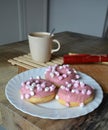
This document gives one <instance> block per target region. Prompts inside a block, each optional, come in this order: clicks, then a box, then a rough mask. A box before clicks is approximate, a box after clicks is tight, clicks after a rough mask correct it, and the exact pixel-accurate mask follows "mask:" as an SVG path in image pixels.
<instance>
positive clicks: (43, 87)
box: [20, 78, 56, 99]
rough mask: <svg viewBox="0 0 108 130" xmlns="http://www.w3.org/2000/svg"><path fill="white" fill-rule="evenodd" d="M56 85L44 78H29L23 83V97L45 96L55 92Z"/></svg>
mask: <svg viewBox="0 0 108 130" xmlns="http://www.w3.org/2000/svg"><path fill="white" fill-rule="evenodd" d="M55 91H56V87H55V86H54V85H53V84H52V83H51V82H48V81H46V80H44V79H40V78H37V79H33V78H32V79H31V78H30V79H29V80H27V81H25V82H23V83H21V88H20V93H21V99H24V98H25V99H28V98H30V97H32V96H34V97H40V98H41V97H45V96H49V95H51V94H54V93H55Z"/></svg>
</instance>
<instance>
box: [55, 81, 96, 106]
mask: <svg viewBox="0 0 108 130" xmlns="http://www.w3.org/2000/svg"><path fill="white" fill-rule="evenodd" d="M93 98H94V89H93V88H92V87H91V86H89V85H87V84H85V83H84V82H81V81H78V80H72V81H71V83H68V82H67V84H66V85H65V86H63V85H62V86H60V88H59V90H58V92H57V95H56V99H57V101H59V103H61V104H63V105H65V106H68V107H74V106H81V107H82V106H84V105H85V104H87V103H89V102H91V101H92V100H93Z"/></svg>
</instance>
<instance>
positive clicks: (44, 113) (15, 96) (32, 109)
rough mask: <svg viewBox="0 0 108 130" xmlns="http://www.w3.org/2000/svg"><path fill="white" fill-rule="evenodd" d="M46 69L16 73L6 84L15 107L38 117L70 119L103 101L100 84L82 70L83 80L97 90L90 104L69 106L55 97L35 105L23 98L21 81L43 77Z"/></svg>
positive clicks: (90, 110)
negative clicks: (62, 103)
mask: <svg viewBox="0 0 108 130" xmlns="http://www.w3.org/2000/svg"><path fill="white" fill-rule="evenodd" d="M45 69H46V68H39V69H32V70H28V71H25V72H23V73H20V74H18V75H16V76H15V77H13V78H12V79H11V80H10V81H9V82H8V84H7V85H6V89H5V94H6V97H7V99H8V100H9V102H10V103H11V104H12V105H13V106H14V107H16V108H17V109H19V110H21V111H22V112H24V113H27V114H30V115H32V116H36V117H41V118H48V119H69V118H75V117H79V116H82V115H86V114H88V113H90V112H92V111H93V110H94V109H96V108H97V107H98V106H99V105H100V103H101V102H102V99H103V92H102V89H101V87H100V85H99V84H98V83H97V82H96V81H95V80H94V79H93V78H91V77H90V76H88V75H86V74H84V73H81V72H79V74H80V75H81V77H82V78H81V80H83V81H84V82H85V83H87V84H89V85H91V86H92V87H93V88H94V89H95V91H96V95H95V98H94V100H93V101H92V102H90V103H89V104H87V105H85V106H84V107H73V108H68V107H65V106H63V105H61V104H59V103H58V102H57V101H56V100H55V99H54V100H53V101H51V102H48V103H43V104H38V105H34V104H31V103H29V102H26V101H24V100H21V99H20V93H19V89H20V87H21V83H22V82H23V81H26V80H28V79H29V78H30V77H33V78H35V77H36V76H41V77H42V78H44V71H45Z"/></svg>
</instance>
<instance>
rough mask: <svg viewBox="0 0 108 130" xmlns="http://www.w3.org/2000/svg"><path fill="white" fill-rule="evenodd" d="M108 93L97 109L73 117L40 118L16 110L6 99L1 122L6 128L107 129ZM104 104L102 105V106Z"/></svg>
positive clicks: (39, 129)
mask: <svg viewBox="0 0 108 130" xmlns="http://www.w3.org/2000/svg"><path fill="white" fill-rule="evenodd" d="M107 99H108V94H105V95H104V99H103V102H102V104H101V105H100V106H99V108H98V109H96V110H94V111H93V112H91V113H89V114H87V115H86V116H81V117H78V118H73V119H65V120H60V119H59V120H51V119H41V118H38V117H33V116H30V115H28V114H25V113H23V112H21V111H19V110H16V108H15V107H13V106H12V105H11V104H10V103H8V101H7V100H5V101H2V102H1V110H2V111H1V112H2V116H3V122H5V123H4V126H5V128H7V130H107V129H108V123H107V121H108V101H107ZM103 106H104V107H103Z"/></svg>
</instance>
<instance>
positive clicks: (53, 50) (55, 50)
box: [51, 39, 60, 53]
mask: <svg viewBox="0 0 108 130" xmlns="http://www.w3.org/2000/svg"><path fill="white" fill-rule="evenodd" d="M53 42H54V43H57V45H58V47H57V48H56V49H52V50H51V53H54V52H57V51H59V50H60V42H59V41H58V40H56V39H53Z"/></svg>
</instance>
